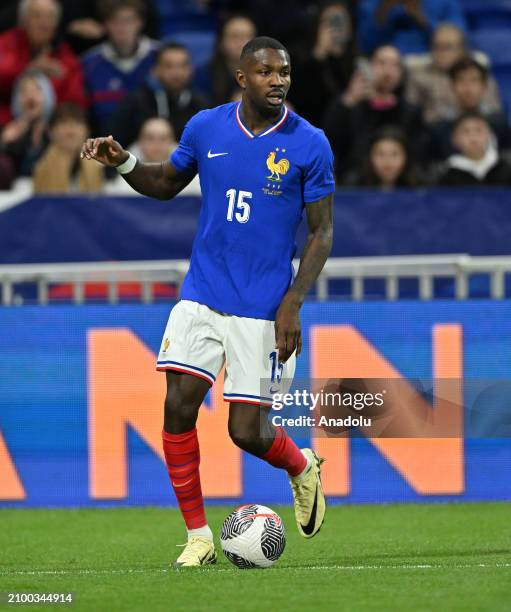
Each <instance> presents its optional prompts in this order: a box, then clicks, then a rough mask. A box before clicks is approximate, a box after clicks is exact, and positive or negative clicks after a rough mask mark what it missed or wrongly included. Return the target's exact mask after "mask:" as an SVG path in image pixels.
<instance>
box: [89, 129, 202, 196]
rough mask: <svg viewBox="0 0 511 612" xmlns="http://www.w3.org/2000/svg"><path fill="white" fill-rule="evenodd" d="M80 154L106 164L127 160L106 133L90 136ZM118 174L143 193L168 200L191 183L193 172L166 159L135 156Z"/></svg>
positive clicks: (119, 164) (117, 164) (119, 146)
mask: <svg viewBox="0 0 511 612" xmlns="http://www.w3.org/2000/svg"><path fill="white" fill-rule="evenodd" d="M81 157H82V158H85V159H95V160H97V161H99V162H100V163H102V164H104V165H105V166H111V167H118V166H121V165H122V164H124V163H125V162H127V161H128V159H129V158H130V153H129V152H128V151H126V150H125V149H123V148H122V147H121V145H120V144H119V143H118V142H117V141H116V140H114V139H113V137H112V136H107V137H102V138H89V139H88V140H87V141H86V142H85V144H84V145H83V147H82V153H81ZM121 176H122V177H123V178H124V180H125V181H126V182H127V183H128V184H129V185H131V186H132V187H133V189H135V191H138V193H141V194H142V195H145V196H149V197H151V198H156V199H158V200H170V199H171V198H173V197H174V196H176V195H177V194H178V193H179V192H180V191H182V190H183V189H184V188H185V187H186V186H187V185H188V183H190V181H191V180H192V179H193V177H194V174H193V173H183V172H179V171H178V170H177V169H176V168H175V167H174V166H173V165H172V163H171V162H169V161H164V162H160V163H143V162H141V161H139V160H137V162H136V164H135V166H134V167H133V169H132V170H130V171H129V172H127V173H123V174H121Z"/></svg>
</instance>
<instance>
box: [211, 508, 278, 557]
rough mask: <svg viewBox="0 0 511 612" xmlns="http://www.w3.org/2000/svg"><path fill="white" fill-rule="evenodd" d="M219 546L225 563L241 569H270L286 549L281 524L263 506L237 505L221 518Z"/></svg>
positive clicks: (272, 512)
mask: <svg viewBox="0 0 511 612" xmlns="http://www.w3.org/2000/svg"><path fill="white" fill-rule="evenodd" d="M220 544H221V546H222V550H223V551H224V554H225V556H226V557H227V558H228V559H229V561H230V562H231V563H234V565H236V566H237V567H239V568H241V569H252V568H263V567H270V566H271V565H273V564H274V563H275V561H277V559H278V558H279V557H280V555H281V554H282V553H283V552H284V548H285V546H286V531H285V529H284V523H283V522H282V519H281V518H280V516H279V515H278V514H277V513H276V512H274V511H273V510H272V509H271V508H267V507H266V506H260V505H259V504H249V505H247V506H240V507H239V508H236V510H234V512H231V514H229V516H228V517H227V518H226V519H225V521H224V524H223V525H222V532H221V534H220Z"/></svg>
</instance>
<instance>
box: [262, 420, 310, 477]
mask: <svg viewBox="0 0 511 612" xmlns="http://www.w3.org/2000/svg"><path fill="white" fill-rule="evenodd" d="M261 458H262V459H264V460H265V461H267V462H268V463H269V464H270V465H273V466H274V467H278V468H283V469H284V470H286V472H287V473H288V474H289V475H290V476H298V474H301V473H302V472H303V470H304V469H305V468H306V467H307V459H306V458H305V457H304V455H303V453H302V451H301V450H300V449H299V448H298V446H296V444H295V443H294V442H293V440H291V438H290V437H289V436H288V435H287V433H286V431H285V430H284V429H282V427H275V439H274V440H273V444H272V445H271V447H270V450H269V451H268V452H267V453H265V454H264V455H263V456H262V457H261Z"/></svg>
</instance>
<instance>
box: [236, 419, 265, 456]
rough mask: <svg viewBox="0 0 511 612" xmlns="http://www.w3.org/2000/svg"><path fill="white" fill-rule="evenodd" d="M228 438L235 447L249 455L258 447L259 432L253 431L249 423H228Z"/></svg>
mask: <svg viewBox="0 0 511 612" xmlns="http://www.w3.org/2000/svg"><path fill="white" fill-rule="evenodd" d="M229 436H230V437H231V440H232V441H233V442H234V444H236V446H238V447H239V448H241V449H243V450H245V451H247V452H249V453H253V452H254V450H255V449H256V448H258V446H259V444H258V443H259V432H258V431H257V430H254V427H253V426H252V424H251V423H245V422H243V421H229Z"/></svg>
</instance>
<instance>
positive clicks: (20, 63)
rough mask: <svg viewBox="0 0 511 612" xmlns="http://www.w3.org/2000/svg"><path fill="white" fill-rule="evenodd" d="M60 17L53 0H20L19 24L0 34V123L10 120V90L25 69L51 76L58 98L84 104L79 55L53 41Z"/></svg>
mask: <svg viewBox="0 0 511 612" xmlns="http://www.w3.org/2000/svg"><path fill="white" fill-rule="evenodd" d="M59 19H60V5H59V4H58V3H57V2H56V0H22V2H21V3H20V6H19V25H18V27H15V28H11V29H10V30H7V31H6V32H4V33H3V34H0V57H1V58H2V61H1V62H0V126H4V125H5V124H6V123H7V122H8V121H9V120H10V119H11V111H10V104H11V92H12V88H13V85H14V83H15V81H16V79H17V78H18V77H19V75H20V74H21V73H22V72H24V71H25V70H26V69H27V68H32V69H36V70H39V71H41V72H43V73H44V74H45V75H46V76H47V77H48V78H50V79H51V81H52V84H53V87H54V89H55V93H56V96H57V101H58V102H59V103H60V102H74V103H76V104H79V105H80V106H86V97H85V91H84V86H83V76H82V72H81V68H80V63H79V61H78V58H77V57H76V55H75V54H74V53H73V51H72V50H71V47H69V45H68V44H67V43H65V42H57V41H56V40H55V36H56V32H57V27H58V24H59Z"/></svg>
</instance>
